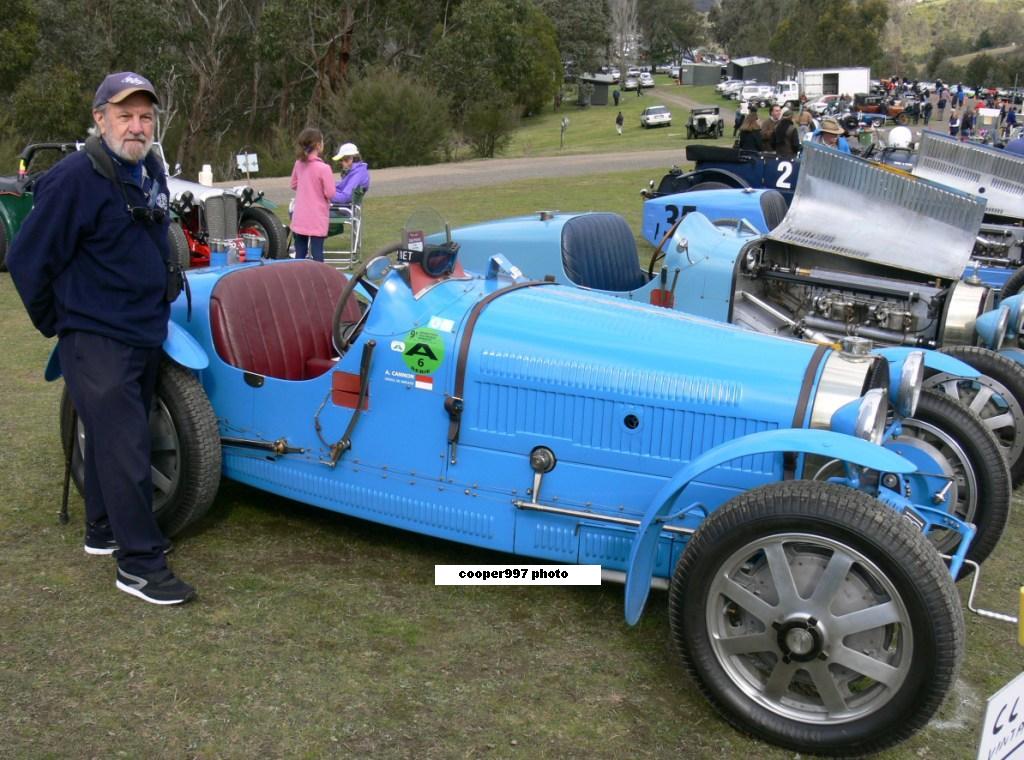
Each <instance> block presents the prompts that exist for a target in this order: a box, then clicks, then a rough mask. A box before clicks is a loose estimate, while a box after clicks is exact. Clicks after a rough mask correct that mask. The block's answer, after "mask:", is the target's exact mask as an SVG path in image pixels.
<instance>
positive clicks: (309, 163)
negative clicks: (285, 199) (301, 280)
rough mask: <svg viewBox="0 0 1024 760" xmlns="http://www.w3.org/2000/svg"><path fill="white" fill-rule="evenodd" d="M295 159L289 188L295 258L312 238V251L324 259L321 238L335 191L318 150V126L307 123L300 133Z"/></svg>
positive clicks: (320, 143) (320, 142)
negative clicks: (291, 197)
mask: <svg viewBox="0 0 1024 760" xmlns="http://www.w3.org/2000/svg"><path fill="white" fill-rule="evenodd" d="M298 143H299V151H298V159H297V160H296V161H295V166H294V167H293V168H292V190H294V191H295V209H294V210H293V211H292V233H293V234H294V235H295V258H297V259H304V258H306V253H307V251H309V249H310V242H311V241H312V251H311V253H312V255H313V258H314V259H316V260H317V261H323V260H324V239H325V238H326V237H327V217H328V215H329V214H330V208H331V196H333V195H334V175H333V174H332V173H331V167H330V166H329V165H327V164H326V163H324V161H323V159H322V158H320V154H321V153H322V152H323V149H324V136H323V134H322V133H321V132H320V130H319V129H313V128H312V127H307V128H306V129H304V130H302V132H301V133H300V134H299V140H298Z"/></svg>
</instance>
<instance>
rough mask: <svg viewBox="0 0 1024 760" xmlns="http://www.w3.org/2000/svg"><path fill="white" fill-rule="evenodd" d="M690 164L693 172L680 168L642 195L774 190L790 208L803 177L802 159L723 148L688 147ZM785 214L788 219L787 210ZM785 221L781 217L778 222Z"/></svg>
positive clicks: (669, 173) (671, 170)
mask: <svg viewBox="0 0 1024 760" xmlns="http://www.w3.org/2000/svg"><path fill="white" fill-rule="evenodd" d="M686 160H687V161H691V162H693V164H694V168H693V170H692V171H689V172H684V171H683V170H682V169H680V168H679V167H678V166H673V167H672V168H671V169H669V170H668V173H667V174H665V176H663V177H662V178H661V180H660V181H659V182H658V186H657V187H655V186H654V180H651V182H650V184H649V186H648V187H647V188H645V189H644V190H642V191H641V195H642V196H643V197H644V198H645V199H647V200H649V199H652V198H660V197H662V196H665V195H676V194H677V193H685V192H688V191H690V190H717V189H722V188H728V187H732V188H749V187H753V188H772V189H774V190H778V191H779V192H780V193H782V195H783V198H784V200H785V203H786V205H787V206H788V205H789V201H790V200H791V199H792V197H793V191H794V189H795V188H796V182H797V179H798V178H799V176H800V160H799V158H797V159H795V160H791V159H785V158H782V159H780V158H779V157H778V156H776V155H775V154H774V153H758V152H757V151H749V150H740V149H739V148H732V147H725V146H719V145H687V146H686ZM781 212H782V214H783V215H785V209H782V210H781ZM781 219H782V217H781V216H780V217H779V218H778V221H781Z"/></svg>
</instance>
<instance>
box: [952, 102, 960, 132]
mask: <svg viewBox="0 0 1024 760" xmlns="http://www.w3.org/2000/svg"><path fill="white" fill-rule="evenodd" d="M959 134H960V111H958V110H957V109H956V108H954V109H953V110H952V112H950V114H949V136H950V137H956V136H957V135H959Z"/></svg>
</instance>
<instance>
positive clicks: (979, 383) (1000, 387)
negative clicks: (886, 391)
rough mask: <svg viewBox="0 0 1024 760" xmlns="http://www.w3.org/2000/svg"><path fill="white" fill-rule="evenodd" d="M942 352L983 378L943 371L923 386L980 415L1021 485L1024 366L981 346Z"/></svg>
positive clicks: (1023, 453) (961, 347)
mask: <svg viewBox="0 0 1024 760" xmlns="http://www.w3.org/2000/svg"><path fill="white" fill-rule="evenodd" d="M941 351H942V352H943V353H944V354H949V355H950V356H955V357H956V358H957V359H960V360H961V361H963V362H965V363H966V364H970V365H971V366H972V367H974V368H975V369H976V370H978V372H980V373H981V377H979V378H975V379H971V378H964V377H959V376H956V375H949V374H946V373H940V374H936V375H931V376H929V377H927V378H926V379H925V382H924V386H925V387H926V388H934V389H935V390H937V391H939V392H941V393H945V394H946V395H948V396H950V397H952V398H953V399H955V400H956V401H958V402H959V403H960V404H961V405H963V406H965V407H966V408H968V409H970V410H971V411H972V412H974V413H975V414H977V415H978V416H979V417H981V421H982V422H983V423H984V424H985V427H987V428H988V429H989V430H990V431H991V432H992V434H993V435H994V436H995V437H996V441H997V442H998V443H999V448H1000V450H1001V451H1002V453H1003V457H1004V458H1005V459H1006V461H1007V463H1008V464H1009V465H1010V474H1011V476H1012V477H1013V483H1014V485H1017V484H1019V483H1020V482H1021V479H1022V478H1024V369H1022V368H1021V367H1020V365H1019V364H1017V363H1016V362H1015V361H1013V360H1012V359H1007V358H1006V357H1005V356H1000V355H999V354H997V353H995V352H994V351H990V350H989V349H987V348H982V347H980V346H947V347H945V348H942V349H941Z"/></svg>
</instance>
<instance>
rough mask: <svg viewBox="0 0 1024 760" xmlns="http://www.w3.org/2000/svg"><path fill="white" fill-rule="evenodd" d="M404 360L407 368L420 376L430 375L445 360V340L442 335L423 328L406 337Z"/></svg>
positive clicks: (412, 331)
mask: <svg viewBox="0 0 1024 760" xmlns="http://www.w3.org/2000/svg"><path fill="white" fill-rule="evenodd" d="M402 359H403V360H404V361H405V364H406V366H407V367H408V368H409V369H411V370H412V371H413V372H416V373H418V374H420V375H429V374H430V373H431V372H433V371H434V370H435V369H437V368H438V367H440V366H441V361H442V360H443V359H444V340H443V339H442V338H441V333H439V332H438V331H437V330H431V329H429V328H426V327H421V328H418V329H416V330H410V331H409V334H408V335H406V336H405V351H404V352H403V353H402Z"/></svg>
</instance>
